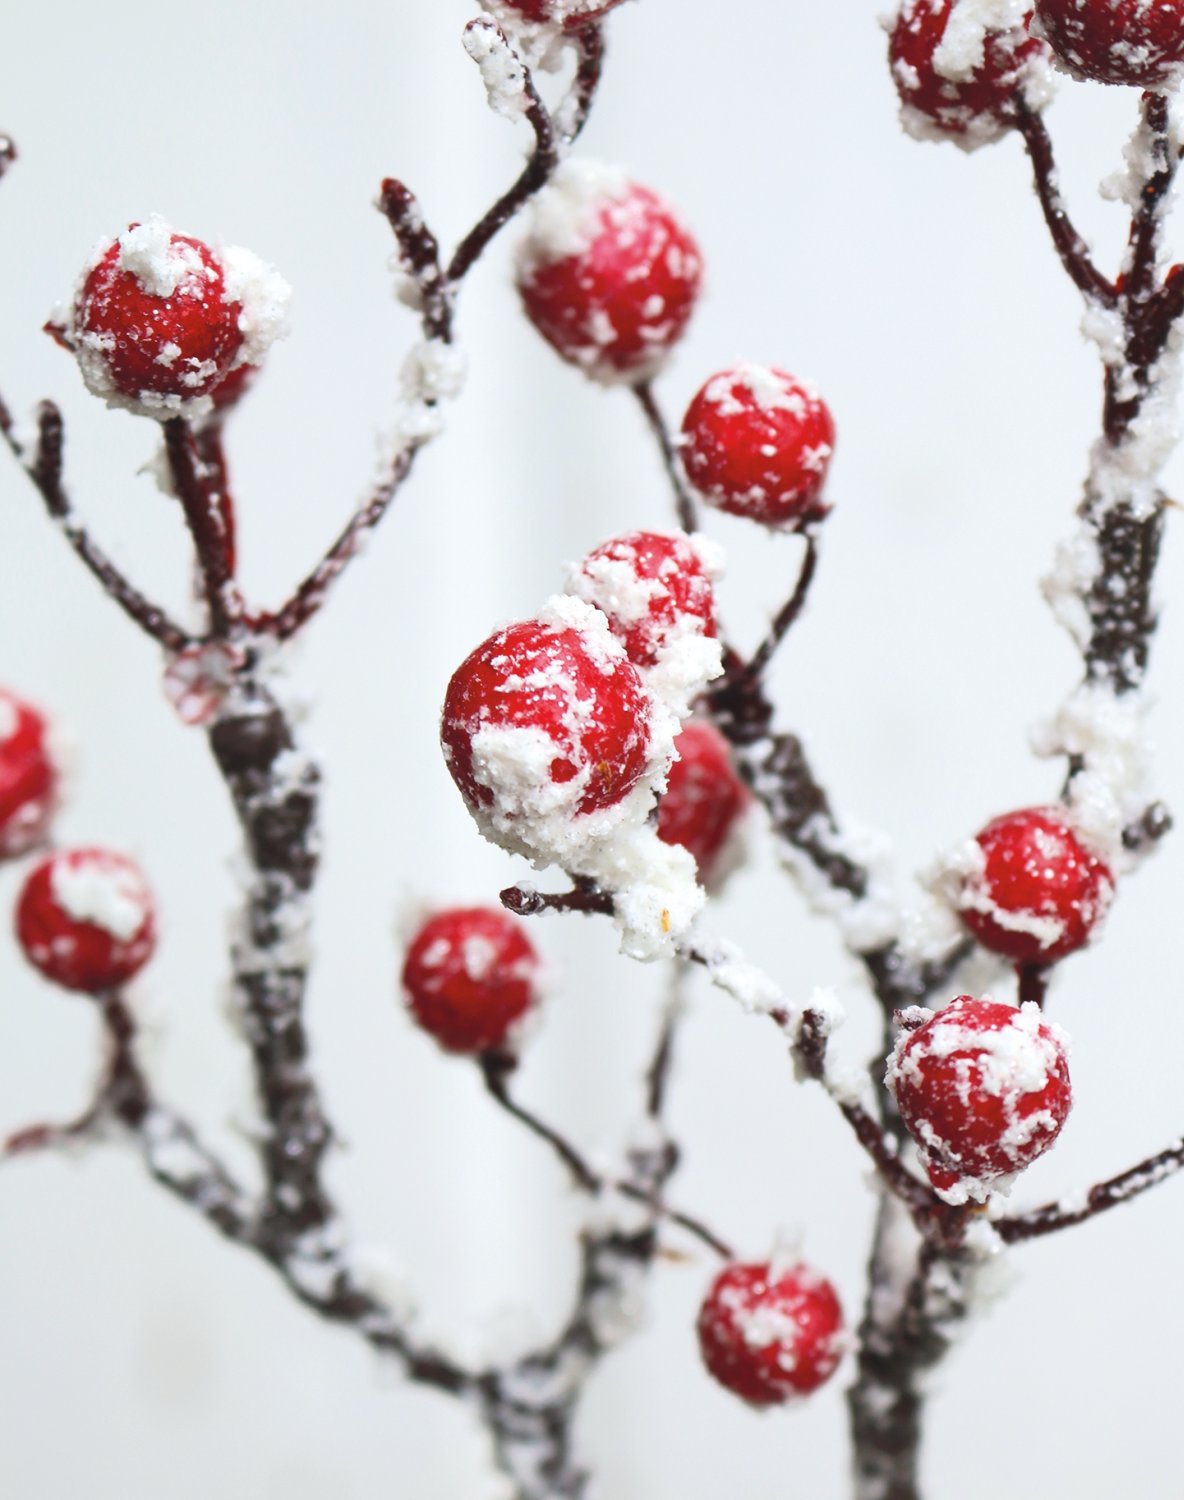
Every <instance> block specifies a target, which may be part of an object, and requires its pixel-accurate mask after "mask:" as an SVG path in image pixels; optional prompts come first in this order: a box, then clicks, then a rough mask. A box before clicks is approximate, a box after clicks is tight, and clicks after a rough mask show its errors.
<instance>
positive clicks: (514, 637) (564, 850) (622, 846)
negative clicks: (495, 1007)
mask: <svg viewBox="0 0 1184 1500" xmlns="http://www.w3.org/2000/svg"><path fill="white" fill-rule="evenodd" d="M706 558H707V554H706V553H705V552H704V551H703V550H702V549H700V548H699V546H698V545H697V543H696V542H695V541H693V540H692V539H690V538H687V537H683V536H667V535H665V534H662V533H629V534H628V535H627V536H625V537H619V538H613V539H612V540H610V541H609V542H607V543H605V544H604V545H603V546H601V547H599V548H597V549H596V551H595V552H594V553H592V554H591V556H590V557H589V558H586V559H585V560H584V561H583V562H582V563H580V564H578V565H577V566H576V567H575V568H574V569H573V574H572V576H573V580H574V586H576V587H580V588H582V589H584V590H585V592H587V593H590V594H591V595H592V596H593V597H595V598H597V599H598V600H599V601H600V602H601V603H602V604H603V606H604V608H603V609H602V608H597V606H596V604H594V603H591V602H589V600H588V599H587V598H580V597H577V596H576V595H575V594H574V593H573V594H565V595H558V596H556V597H554V598H552V599H551V601H550V602H549V603H548V605H547V606H546V608H545V609H544V610H543V611H542V612H541V613H540V614H539V615H537V616H536V617H535V618H534V619H532V620H526V621H521V622H519V623H517V624H514V625H509V626H507V627H506V628H504V629H503V630H499V631H496V632H495V633H494V634H493V635H491V636H490V637H489V638H488V639H487V640H485V641H483V642H482V643H481V645H479V646H478V647H477V648H476V650H475V651H473V652H471V653H470V655H469V656H468V657H467V658H466V659H465V661H464V662H462V663H461V665H460V666H459V667H458V668H457V670H456V671H455V672H454V673H453V676H452V679H451V681H450V682H449V684H448V690H447V693H446V695H445V700H444V711H443V716H442V720H441V730H440V733H441V741H442V744H443V747H444V754H445V759H446V761H447V763H448V768H449V771H450V772H451V774H452V778H453V780H454V781H455V782H456V785H457V787H458V788H459V789H460V791H461V793H462V795H463V796H464V798H465V801H466V803H467V804H468V807H469V809H470V811H471V812H472V814H473V816H474V818H475V819H476V821H477V823H478V825H479V827H480V828H481V830H482V832H483V833H484V834H485V836H486V837H487V838H489V839H491V840H492V841H493V842H494V843H496V844H499V845H501V846H502V847H503V848H505V849H509V850H511V851H513V852H515V853H518V854H524V855H525V856H526V857H527V858H528V859H530V860H531V861H532V862H533V863H534V864H535V865H536V866H539V867H543V866H546V865H549V864H557V865H560V866H561V867H562V868H564V869H565V870H567V871H568V872H569V873H571V874H573V875H581V876H585V877H588V878H590V879H593V880H595V881H596V882H597V883H598V884H600V885H601V886H602V887H603V888H604V889H605V890H608V891H611V892H612V893H614V907H615V914H616V917H617V920H618V922H619V924H620V925H621V927H622V931H623V934H624V941H625V946H626V948H627V950H628V951H629V952H632V953H634V954H635V955H636V956H639V957H653V956H655V955H656V954H657V953H659V952H661V951H665V950H667V949H668V948H669V944H670V941H671V940H672V939H674V938H677V937H680V936H682V935H683V934H685V932H686V931H687V930H688V928H689V925H690V923H691V922H692V921H693V919H694V917H695V915H697V913H698V911H699V909H700V907H701V905H702V899H703V897H702V892H701V891H700V890H699V888H698V885H697V883H696V881H695V870H694V861H693V859H692V858H691V856H690V855H689V853H688V852H687V851H686V850H685V849H683V848H682V847H681V846H678V845H671V844H668V843H665V842H663V841H662V840H661V839H659V837H658V835H657V833H656V831H655V830H654V829H653V828H651V827H650V826H648V822H647V820H648V817H649V814H650V812H651V810H652V808H653V806H654V801H655V798H656V796H657V795H658V793H659V792H661V791H662V790H663V789H664V787H665V785H666V778H667V774H668V772H669V769H670V765H671V761H672V759H673V757H674V740H675V736H676V734H677V733H678V730H679V721H680V719H681V718H682V717H683V716H685V715H686V713H687V712H688V709H689V704H690V701H691V699H692V698H693V697H694V696H695V695H696V694H697V693H699V692H701V691H702V689H703V687H704V686H705V685H706V683H707V682H708V681H710V680H711V678H713V677H715V676H717V675H718V673H719V671H720V664H721V652H720V647H719V643H718V641H716V640H715V639H714V619H715V612H714V603H713V598H712V591H711V577H712V576H713V573H714V571H715V570H716V568H717V566H718V563H717V561H716V559H715V558H714V555H712V556H711V560H710V561H707V560H705V559H706ZM605 610H608V611H609V613H605ZM630 647H632V650H633V652H634V653H635V659H633V660H631V659H630Z"/></svg>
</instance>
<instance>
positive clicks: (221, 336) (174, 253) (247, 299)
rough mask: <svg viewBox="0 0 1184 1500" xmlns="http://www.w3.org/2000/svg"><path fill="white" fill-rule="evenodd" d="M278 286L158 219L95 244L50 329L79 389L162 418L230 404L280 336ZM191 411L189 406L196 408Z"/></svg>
mask: <svg viewBox="0 0 1184 1500" xmlns="http://www.w3.org/2000/svg"><path fill="white" fill-rule="evenodd" d="M287 295H288V288H287V286H286V284H285V283H284V282H283V280H282V279H281V278H280V277H279V276H277V275H276V273H275V272H274V271H272V270H271V268H270V267H267V266H265V265H263V264H262V262H260V261H259V260H257V259H256V257H255V256H253V255H251V254H250V252H249V251H246V250H240V249H227V250H224V251H215V250H213V249H211V248H210V246H209V245H206V244H204V243H203V242H202V241H201V240H198V239H194V238H193V236H192V235H187V234H177V233H175V232H174V231H173V230H171V229H170V228H169V227H168V225H167V224H165V223H163V222H162V221H161V220H160V219H156V218H154V219H151V220H149V221H148V222H147V223H144V224H132V225H130V226H129V228H128V229H127V231H126V232H125V233H124V234H122V235H120V237H119V238H118V239H117V240H115V241H114V242H113V243H111V244H109V245H106V246H103V247H101V248H100V250H99V252H97V258H96V259H95V261H94V262H93V264H92V265H91V266H90V268H89V270H88V271H87V272H86V274H85V276H84V277H83V279H82V282H81V284H80V285H79V288H78V291H77V293H76V294H75V298H74V305H73V312H72V318H71V323H70V325H69V327H68V328H65V329H53V328H51V331H52V332H54V333H55V336H56V337H58V338H59V341H61V342H64V343H65V344H66V345H67V346H68V347H69V348H71V349H73V351H74V353H75V354H76V355H77V358H78V364H79V368H80V369H81V371H82V375H83V378H84V380H85V381H86V383H87V385H88V387H89V388H90V389H91V390H92V391H93V392H94V393H95V394H96V395H99V396H103V397H105V398H106V399H107V400H108V401H111V402H113V403H114V404H118V405H124V406H130V407H132V408H133V409H135V410H138V411H141V412H148V413H150V414H152V415H155V416H160V417H167V416H171V415H175V414H177V413H178V412H182V413H187V414H190V413H191V414H199V413H200V412H201V411H202V410H203V409H204V410H208V409H209V405H210V403H209V400H206V399H204V398H209V397H215V396H216V395H217V393H218V392H219V391H221V395H222V401H223V404H225V401H226V400H228V399H233V398H234V397H235V396H237V395H238V394H239V393H240V392H241V389H242V384H243V382H244V381H245V380H246V379H247V378H248V377H247V376H245V375H244V376H242V377H239V378H237V379H236V375H237V371H238V369H239V368H241V367H242V366H244V365H257V364H258V362H259V360H260V359H261V358H262V356H263V354H264V353H265V351H266V349H267V347H268V345H269V344H270V343H271V342H272V340H273V339H275V338H276V337H278V336H279V335H280V334H281V333H282V332H283V331H284V304H285V301H286V299H287ZM203 400H204V407H203V406H202V405H195V404H194V403H201V402H202V401H203Z"/></svg>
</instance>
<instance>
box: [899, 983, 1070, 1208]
mask: <svg viewBox="0 0 1184 1500" xmlns="http://www.w3.org/2000/svg"><path fill="white" fill-rule="evenodd" d="M899 1019H900V1020H901V1021H902V1022H903V1023H904V1024H905V1025H906V1026H907V1025H909V1024H910V1023H911V1022H916V1023H918V1024H917V1025H916V1029H915V1030H907V1031H905V1032H904V1034H903V1035H902V1036H901V1037H900V1039H899V1041H898V1042H897V1044H896V1047H895V1050H894V1051H893V1053H892V1056H891V1057H890V1058H889V1060H888V1073H887V1082H888V1087H889V1089H890V1090H891V1091H892V1096H893V1098H894V1099H895V1100H896V1105H897V1108H898V1109H899V1110H900V1117H901V1119H902V1120H903V1121H904V1124H905V1127H906V1128H907V1130H908V1132H909V1134H910V1135H911V1136H912V1137H913V1139H914V1140H915V1141H916V1143H917V1146H918V1149H919V1150H920V1153H921V1160H922V1162H923V1163H924V1166H925V1169H926V1171H927V1172H928V1174H929V1180H930V1182H931V1183H932V1184H933V1186H934V1188H935V1189H936V1190H937V1192H938V1193H939V1194H940V1195H941V1196H942V1197H943V1198H945V1199H946V1201H947V1202H949V1203H955V1204H957V1203H965V1202H967V1200H974V1201H977V1202H983V1201H985V1200H986V1198H987V1197H988V1196H989V1195H990V1193H991V1192H992V1191H996V1190H998V1189H1000V1188H1002V1187H1005V1186H1006V1185H1007V1183H1006V1179H1009V1178H1010V1177H1011V1175H1012V1174H1013V1173H1015V1172H1019V1171H1022V1170H1023V1168H1024V1167H1027V1166H1030V1165H1031V1164H1032V1162H1034V1161H1035V1160H1036V1158H1037V1157H1038V1156H1041V1155H1043V1153H1044V1152H1045V1151H1047V1150H1048V1148H1049V1147H1050V1146H1051V1145H1052V1143H1053V1142H1054V1141H1055V1140H1056V1138H1057V1136H1058V1135H1059V1134H1060V1130H1061V1126H1062V1125H1063V1124H1064V1123H1065V1117H1066V1115H1067V1114H1068V1113H1069V1106H1070V1104H1071V1103H1072V1091H1071V1089H1070V1086H1069V1064H1068V1058H1067V1056H1066V1045H1065V1038H1064V1034H1063V1033H1062V1032H1061V1030H1060V1028H1059V1027H1057V1026H1053V1025H1050V1024H1049V1023H1047V1022H1046V1021H1043V1020H1042V1019H1041V1016H1040V1011H1039V1008H1038V1007H1037V1006H1035V1005H1033V1004H1031V1003H1029V1004H1027V1005H1023V1006H1021V1007H1020V1009H1018V1010H1016V1009H1015V1008H1014V1007H1013V1006H1010V1005H1003V1004H1000V1003H998V1002H996V1001H993V1000H975V999H972V998H971V996H969V995H960V996H959V997H958V999H957V1000H954V1001H951V1003H950V1004H949V1005H947V1006H946V1007H945V1009H944V1010H940V1011H938V1012H937V1013H936V1015H935V1014H933V1013H932V1012H931V1011H927V1010H921V1009H919V1008H918V1009H915V1010H912V1011H903V1012H901V1015H900V1018H899Z"/></svg>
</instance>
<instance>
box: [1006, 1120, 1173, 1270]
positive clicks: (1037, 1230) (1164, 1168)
mask: <svg viewBox="0 0 1184 1500" xmlns="http://www.w3.org/2000/svg"><path fill="white" fill-rule="evenodd" d="M1181 1167H1184V1138H1181V1139H1180V1140H1177V1141H1173V1142H1172V1144H1171V1145H1170V1146H1168V1147H1167V1148H1166V1149H1165V1150H1163V1151H1160V1152H1157V1153H1156V1155H1155V1156H1149V1157H1148V1158H1147V1159H1146V1160H1145V1161H1141V1162H1139V1164H1138V1165H1137V1166H1134V1167H1130V1168H1128V1170H1127V1171H1125V1172H1120V1173H1119V1174H1118V1176H1117V1177H1111V1178H1108V1179H1107V1181H1105V1182H1099V1183H1097V1184H1095V1186H1094V1187H1092V1188H1090V1189H1089V1191H1088V1192H1087V1193H1086V1194H1085V1196H1084V1198H1082V1199H1080V1200H1078V1201H1077V1202H1068V1203H1045V1204H1043V1205H1041V1207H1039V1208H1033V1209H1029V1210H1028V1212H1027V1213H1023V1214H1011V1215H1006V1216H1005V1217H1003V1218H1001V1219H996V1220H995V1224H994V1227H995V1230H996V1232H997V1233H998V1234H999V1236H1000V1238H1001V1239H1003V1240H1005V1241H1006V1242H1007V1243H1008V1244H1010V1245H1014V1244H1018V1243H1019V1242H1020V1241H1021V1240H1033V1239H1038V1238H1039V1237H1040V1236H1042V1235H1045V1234H1055V1233H1056V1232H1057V1231H1058V1230H1060V1229H1071V1228H1072V1227H1073V1226H1074V1225H1075V1224H1084V1223H1085V1221H1086V1220H1087V1219H1093V1218H1096V1217H1097V1215H1098V1214H1100V1213H1105V1212H1106V1210H1107V1209H1110V1208H1117V1207H1118V1206H1119V1204H1121V1203H1129V1202H1130V1201H1131V1199H1132V1198H1137V1197H1138V1196H1139V1195H1140V1194H1141V1193H1145V1192H1146V1191H1147V1190H1148V1188H1153V1187H1156V1186H1158V1184H1159V1183H1161V1182H1164V1181H1166V1180H1167V1178H1169V1177H1173V1176H1175V1174H1176V1173H1177V1172H1178V1171H1179V1170H1180V1168H1181Z"/></svg>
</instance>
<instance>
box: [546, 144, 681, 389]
mask: <svg viewBox="0 0 1184 1500" xmlns="http://www.w3.org/2000/svg"><path fill="white" fill-rule="evenodd" d="M701 269H702V267H701V261H700V257H699V250H698V246H697V245H696V244H695V242H694V240H693V239H692V238H691V236H690V234H689V233H688V232H687V230H686V229H684V228H683V226H682V225H681V224H680V223H679V222H678V220H677V219H676V218H675V216H674V214H673V212H672V211H671V209H670V208H669V207H668V206H667V205H666V204H665V203H664V202H663V201H662V199H661V198H659V197H658V196H657V194H656V193H653V192H651V191H650V189H649V188H646V187H640V186H639V185H638V184H636V183H631V182H628V181H626V179H625V178H624V177H622V176H621V175H620V174H619V173H618V172H616V171H613V170H611V169H609V168H604V167H599V166H596V165H594V164H592V163H588V162H581V161H575V160H573V161H569V162H567V163H565V165H564V166H562V167H561V168H560V169H559V171H558V172H557V173H556V174H555V177H554V178H553V180H552V182H551V185H550V186H549V187H547V188H545V189H544V190H543V192H542V193H540V194H539V196H538V198H537V199H536V200H535V210H534V217H533V221H532V227H531V231H530V233H529V235H528V236H527V238H526V240H525V242H524V243H523V245H522V246H521V247H520V251H519V256H518V268H517V280H518V290H519V293H520V294H521V297H522V304H523V306H524V308H525V310H526V314H527V316H528V317H529V318H530V321H531V322H532V323H533V324H534V326H535V327H536V328H537V329H538V331H539V332H540V333H541V334H542V336H543V337H544V338H545V339H546V340H547V342H548V343H549V344H550V345H551V346H552V348H553V349H555V350H556V352H557V353H558V354H560V355H561V356H562V358H564V359H565V360H568V361H569V362H570V363H571V364H575V365H579V366H580V368H581V369H582V370H584V371H585V372H586V373H587V374H588V375H590V376H592V377H593V378H594V379H596V380H603V381H618V380H627V381H639V380H644V379H647V378H648V377H649V376H651V375H653V374H654V372H655V371H656V370H657V369H658V368H659V366H660V365H661V364H662V362H663V361H664V360H665V358H666V356H667V354H669V352H670V350H671V348H672V347H673V346H674V344H675V343H676V342H677V340H678V339H679V337H680V336H681V334H682V332H683V329H684V328H685V327H686V325H687V322H688V320H689V318H690V316H691V312H692V309H693V308H694V305H695V300H696V297H697V296H698V292H699V282H700V277H701Z"/></svg>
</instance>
